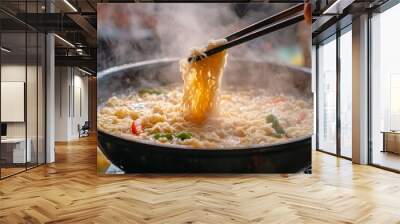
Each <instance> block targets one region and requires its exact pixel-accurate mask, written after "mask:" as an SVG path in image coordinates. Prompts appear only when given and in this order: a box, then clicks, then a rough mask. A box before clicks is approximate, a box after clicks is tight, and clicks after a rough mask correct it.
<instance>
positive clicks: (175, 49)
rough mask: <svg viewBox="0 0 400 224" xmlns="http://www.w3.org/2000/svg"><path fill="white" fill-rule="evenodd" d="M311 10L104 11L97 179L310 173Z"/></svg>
mask: <svg viewBox="0 0 400 224" xmlns="http://www.w3.org/2000/svg"><path fill="white" fill-rule="evenodd" d="M303 10H304V6H303V5H295V4H283V3H279V4H278V3H248V4H240V3H226V4H213V3H211V4H203V3H202V4H179V3H173V4H153V3H119V4H115V3H114V4H110V3H102V4H98V48H99V49H98V71H99V73H98V78H97V82H98V116H97V126H98V173H99V174H124V173H294V172H303V171H306V172H310V171H311V134H312V133H313V97H312V96H313V95H312V92H311V74H310V66H311V65H310V64H311V63H310V61H311V58H310V50H311V49H310V43H311V41H310V40H311V39H310V38H311V36H310V34H311V27H310V25H308V24H307V23H306V22H305V21H303V18H304V16H303V15H304V14H303ZM284 11H285V12H286V14H289V13H288V12H293V13H292V14H290V15H289V16H287V17H286V18H284V20H279V21H278V20H277V19H276V18H277V17H272V16H274V15H276V14H278V13H282V12H284ZM281 15H282V14H281ZM266 18H273V19H269V20H265V21H264V22H265V23H266V24H264V26H262V27H254V26H252V28H250V29H249V30H250V32H246V33H245V34H242V33H239V34H238V35H231V34H233V33H235V32H237V31H239V30H242V29H243V28H245V27H247V26H249V25H251V24H254V23H256V22H258V21H261V20H264V19H266ZM268 21H269V23H268V24H267V22H268ZM278 28H279V29H278ZM270 31H274V32H270ZM264 33H268V34H266V35H261V34H264Z"/></svg>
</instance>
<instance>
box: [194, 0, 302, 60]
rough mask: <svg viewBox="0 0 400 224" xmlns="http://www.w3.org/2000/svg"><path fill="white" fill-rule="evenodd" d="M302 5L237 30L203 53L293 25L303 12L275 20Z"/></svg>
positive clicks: (298, 9) (198, 58)
mask: <svg viewBox="0 0 400 224" xmlns="http://www.w3.org/2000/svg"><path fill="white" fill-rule="evenodd" d="M303 7H304V4H299V5H296V6H294V7H292V8H289V9H287V10H285V11H283V12H280V13H278V14H276V15H273V16H271V17H268V18H267V19H264V20H262V21H260V22H257V23H254V24H252V25H250V26H248V27H246V28H244V29H242V30H240V31H238V32H235V33H233V34H231V35H229V36H227V37H225V39H226V40H228V42H227V43H225V44H223V45H220V46H218V47H215V48H212V49H209V50H207V51H205V52H204V54H205V55H206V56H211V55H213V54H216V53H218V52H221V51H223V50H226V49H228V48H231V47H233V46H236V45H239V44H241V43H244V42H247V41H250V40H253V39H255V38H257V37H260V36H263V35H265V34H267V33H271V32H274V31H276V30H279V29H282V28H285V27H287V26H290V25H293V24H295V23H298V22H300V21H302V20H304V15H303V14H301V15H297V16H293V17H291V18H289V19H285V20H283V21H281V22H277V21H280V20H282V19H283V18H285V17H288V16H289V15H292V14H295V13H298V12H300V11H302V10H303ZM273 23H275V24H273ZM268 24H273V25H271V26H267V27H264V26H266V25H268ZM262 27H264V28H262ZM260 28H262V29H260ZM257 29H258V30H257ZM202 58H203V56H202V55H198V56H192V57H189V59H188V61H189V62H192V61H198V60H201V59H202Z"/></svg>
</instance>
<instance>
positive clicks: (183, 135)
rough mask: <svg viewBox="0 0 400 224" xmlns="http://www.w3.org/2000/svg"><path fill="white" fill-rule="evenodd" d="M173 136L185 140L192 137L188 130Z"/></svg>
mask: <svg viewBox="0 0 400 224" xmlns="http://www.w3.org/2000/svg"><path fill="white" fill-rule="evenodd" d="M175 137H177V138H179V139H180V140H182V141H183V140H185V139H191V138H192V133H190V132H180V133H178V134H176V135H175Z"/></svg>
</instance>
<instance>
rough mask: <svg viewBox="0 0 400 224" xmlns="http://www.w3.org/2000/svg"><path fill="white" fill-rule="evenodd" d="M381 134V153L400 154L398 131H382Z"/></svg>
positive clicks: (399, 134) (399, 132)
mask: <svg viewBox="0 0 400 224" xmlns="http://www.w3.org/2000/svg"><path fill="white" fill-rule="evenodd" d="M382 134H383V150H382V152H392V153H397V154H400V131H382Z"/></svg>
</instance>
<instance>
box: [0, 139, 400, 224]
mask: <svg viewBox="0 0 400 224" xmlns="http://www.w3.org/2000/svg"><path fill="white" fill-rule="evenodd" d="M95 162H96V143H95V139H94V138H93V137H92V138H86V139H84V140H82V141H77V142H72V143H70V144H58V145H57V162H56V163H55V164H51V165H47V166H42V167H39V168H36V169H34V170H30V171H28V172H26V173H23V174H20V175H17V176H14V177H11V178H8V179H5V180H3V181H0V223H11V224H13V223H45V222H47V223H221V224H222V223H374V224H376V223H384V224H386V223H400V175H398V174H395V173H390V172H387V171H383V170H379V169H377V168H373V167H368V166H358V165H352V164H351V163H350V162H349V161H347V160H343V159H337V158H335V157H332V156H329V155H326V154H322V153H318V152H316V153H314V154H313V174H312V175H303V174H297V175H289V176H284V175H200V176H199V175H179V176H176V175H174V176H165V175H162V176H156V175H149V176H146V175H136V176H105V177H99V176H97V174H96V165H95Z"/></svg>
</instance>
